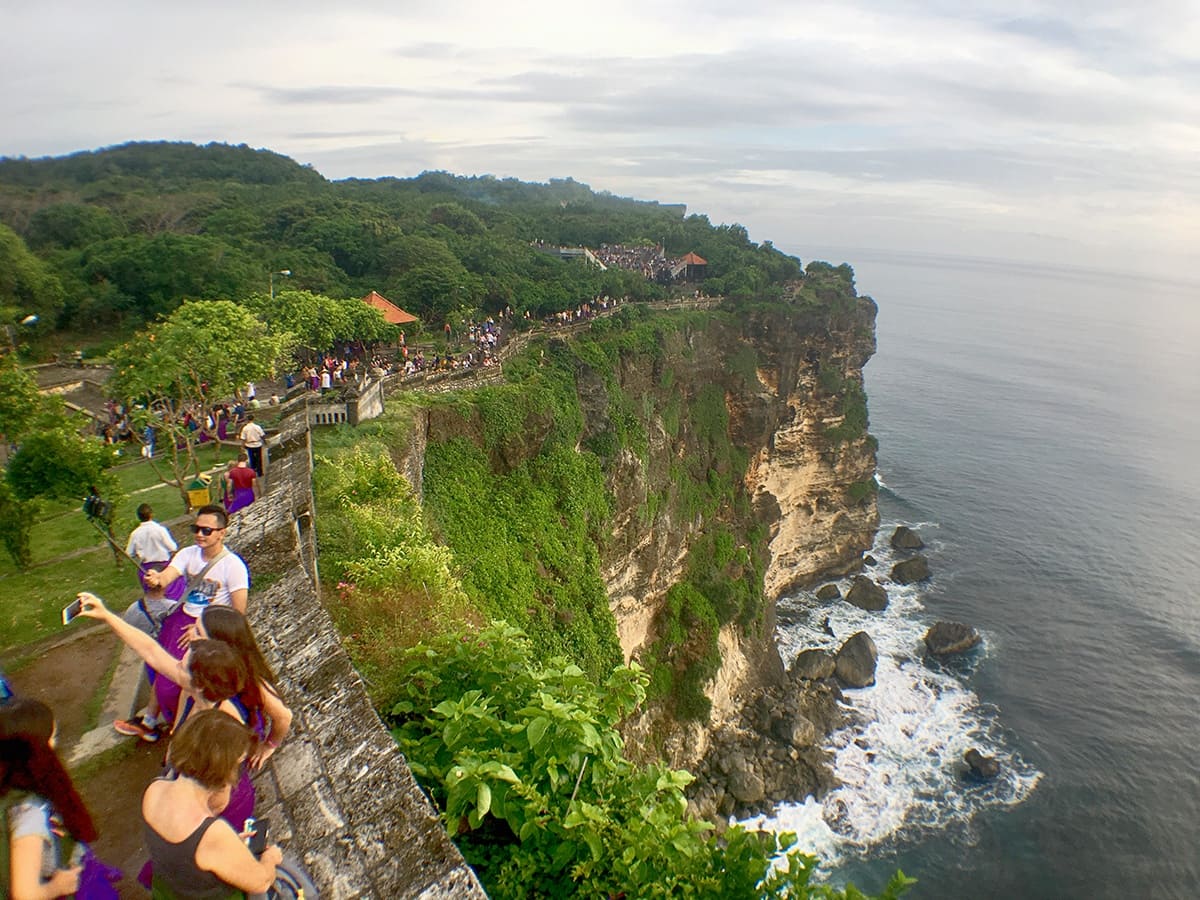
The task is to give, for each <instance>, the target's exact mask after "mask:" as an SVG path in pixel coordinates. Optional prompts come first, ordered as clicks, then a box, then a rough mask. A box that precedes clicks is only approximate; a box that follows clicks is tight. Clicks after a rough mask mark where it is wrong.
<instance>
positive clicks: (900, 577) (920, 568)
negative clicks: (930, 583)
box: [892, 556, 929, 584]
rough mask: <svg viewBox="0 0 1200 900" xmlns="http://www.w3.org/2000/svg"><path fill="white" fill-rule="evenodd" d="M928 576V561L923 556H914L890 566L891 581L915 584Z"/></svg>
mask: <svg viewBox="0 0 1200 900" xmlns="http://www.w3.org/2000/svg"><path fill="white" fill-rule="evenodd" d="M928 577H929V561H928V560H927V559H925V557H923V556H914V557H913V558H912V559H906V560H904V561H903V562H898V563H896V564H895V565H894V566H892V581H894V582H896V583H897V584H915V583H916V582H918V581H924V580H925V579H926V578H928Z"/></svg>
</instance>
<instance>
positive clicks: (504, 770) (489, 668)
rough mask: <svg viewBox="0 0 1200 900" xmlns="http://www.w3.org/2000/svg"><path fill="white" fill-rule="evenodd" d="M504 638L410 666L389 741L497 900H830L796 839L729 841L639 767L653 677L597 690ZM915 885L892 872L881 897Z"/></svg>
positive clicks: (454, 643) (428, 655)
mask: <svg viewBox="0 0 1200 900" xmlns="http://www.w3.org/2000/svg"><path fill="white" fill-rule="evenodd" d="M532 658H533V647H532V646H531V644H530V641H529V639H528V638H527V637H526V636H525V635H524V634H522V633H521V632H520V631H518V630H516V629H514V628H511V627H508V626H505V625H503V624H501V625H497V626H495V627H492V628H488V629H486V630H484V631H482V632H480V633H478V634H473V635H460V636H456V637H454V636H445V637H442V638H440V639H438V640H436V641H433V642H431V643H430V644H428V645H426V646H422V647H419V648H415V649H414V650H412V651H410V652H409V653H408V654H407V655H406V658H405V661H404V663H403V665H402V678H401V679H400V682H401V683H402V684H403V686H404V688H403V695H402V697H401V699H400V700H399V701H398V702H397V703H396V704H395V706H394V707H393V708H392V710H391V720H392V722H393V724H394V726H395V728H394V730H393V732H392V733H393V734H394V735H395V737H396V739H397V741H398V742H399V743H400V746H401V748H402V749H403V751H404V753H405V756H406V757H407V758H408V761H409V764H410V766H411V767H412V769H413V772H414V774H416V776H417V778H418V779H419V780H420V781H421V783H422V784H423V785H424V786H425V788H426V789H427V790H428V791H429V792H430V793H431V795H432V797H433V799H434V800H435V802H436V803H437V804H438V805H439V806H440V807H441V809H442V812H443V817H444V820H445V822H446V824H447V827H448V828H449V829H450V831H451V833H452V834H454V835H455V836H456V840H457V842H458V844H459V847H460V848H461V849H462V851H463V855H464V856H465V857H466V859H467V862H468V863H470V864H471V866H472V867H473V868H474V869H475V871H476V873H478V875H479V877H480V880H481V881H482V882H483V884H484V887H485V889H486V890H487V892H488V895H489V896H491V897H495V898H498V900H504V898H521V900H524V898H542V897H575V896H578V897H638V898H642V897H651V898H653V897H723V898H758V897H788V898H797V900H800V898H807V897H825V898H829V900H834V898H845V900H854V898H862V894H861V893H859V892H858V891H856V890H855V889H854V888H853V887H850V888H847V889H846V891H845V892H843V891H838V890H835V889H833V888H830V887H827V886H811V885H810V884H809V881H810V879H811V877H812V874H813V872H814V868H815V860H813V859H812V857H809V856H806V855H804V854H802V853H801V852H800V851H799V850H798V848H797V846H796V838H795V835H792V834H774V833H771V832H752V831H747V830H745V829H743V828H741V827H738V826H734V827H732V828H730V829H728V830H727V831H726V832H725V833H724V835H722V836H721V837H720V838H718V837H717V836H715V834H714V829H713V827H712V825H711V824H710V823H708V822H704V821H699V820H697V819H694V818H691V817H689V816H688V815H687V801H686V799H685V797H684V793H683V791H684V788H685V787H686V786H687V785H688V784H689V783H690V782H691V781H692V776H691V775H690V774H688V773H687V772H685V771H680V770H671V769H668V768H666V767H665V766H662V765H659V764H656V765H650V766H646V767H639V766H636V765H634V764H633V763H632V762H630V761H629V760H628V759H627V758H626V757H625V755H624V744H623V742H622V740H621V737H620V735H619V734H618V732H617V730H616V726H617V724H618V723H619V721H620V720H621V718H622V717H623V716H626V715H628V714H629V713H631V712H633V711H634V710H635V709H636V707H637V706H638V704H639V703H640V702H641V700H642V699H643V697H644V690H645V685H646V675H645V673H643V672H642V671H641V670H640V669H638V668H636V667H632V668H627V667H625V666H618V667H616V668H615V669H613V670H612V671H611V673H610V674H609V675H608V677H607V679H605V680H604V682H603V683H601V682H599V681H598V680H597V679H593V678H590V677H588V676H587V675H586V674H585V673H584V672H583V671H582V670H581V669H580V668H579V667H578V666H574V665H572V664H570V663H569V662H567V661H566V660H565V659H563V658H561V657H559V658H555V659H549V660H546V661H544V662H540V663H538V662H532V661H531V659H532ZM910 883H911V882H910V881H909V879H906V878H905V877H904V876H903V874H902V873H897V874H896V876H895V877H894V878H893V879H892V881H891V883H890V884H889V885H888V888H887V890H886V891H885V892H884V894H883V895H882V897H883V898H894V897H897V896H899V895H900V894H901V893H903V892H904V890H906V889H907V887H908V885H909V884H910Z"/></svg>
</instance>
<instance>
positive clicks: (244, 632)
mask: <svg viewBox="0 0 1200 900" xmlns="http://www.w3.org/2000/svg"><path fill="white" fill-rule="evenodd" d="M200 619H201V621H202V622H203V623H204V632H205V634H207V635H208V636H209V638H210V639H211V640H214V641H223V642H224V643H226V644H229V646H231V647H233V649H234V650H236V651H237V653H238V655H239V656H240V657H241V658H242V660H243V661H244V662H245V664H246V668H247V669H248V670H249V673H250V677H249V679H247V681H246V690H245V691H243V692H242V701H243V702H244V703H245V704H246V706H248V707H250V708H252V709H261V708H262V685H264V684H265V685H266V686H267V689H268V690H269V691H271V692H272V693H274V694H275V696H276V697H278V696H280V691H279V682H278V681H277V680H276V678H275V673H274V672H272V671H271V666H270V665H269V664H268V663H267V661H266V659H264V658H263V655H262V650H260V649H259V647H258V641H256V640H255V639H254V632H253V631H251V630H250V623H249V621H247V619H246V617H245V616H244V615H242V614H241V613H240V612H238V611H237V610H236V609H234V608H233V607H232V606H209V607H206V608H205V610H204V612H202V613H201V614H200Z"/></svg>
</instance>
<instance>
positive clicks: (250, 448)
mask: <svg viewBox="0 0 1200 900" xmlns="http://www.w3.org/2000/svg"><path fill="white" fill-rule="evenodd" d="M246 420H247V421H246V424H245V425H243V426H242V430H241V433H240V434H239V435H238V438H239V439H240V440H241V442H242V446H243V447H245V448H246V455H247V456H248V457H249V458H250V468H252V469H253V470H254V474H256V475H257V476H258V477H259V478H262V477H263V455H262V453H263V440H264V438H266V435H267V433H266V432H265V431H263V429H262V426H261V425H259V424H258V423H257V422H255V421H254V413H250V415H248V416H247V417H246Z"/></svg>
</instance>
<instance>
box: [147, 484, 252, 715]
mask: <svg viewBox="0 0 1200 900" xmlns="http://www.w3.org/2000/svg"><path fill="white" fill-rule="evenodd" d="M228 523H229V515H228V513H226V512H225V508H224V507H222V506H218V505H216V504H210V505H208V506H202V507H200V509H198V510H197V511H196V521H195V522H194V523H193V524H192V531H193V533H194V534H195V544H194V545H193V546H191V547H184V548H183V549H182V550H180V551H179V552H178V553H176V554H175V556H174V558H173V559H172V560H171V564H170V565H169V566H167V568H165V569H164V570H163V571H161V572H151V573H150V574H148V575H147V576H146V581H147V583H148V584H150V585H156V584H157V585H161V586H163V587H167V588H169V586H170V585H171V584H172V583H174V582H175V580H176V579H179V578H183V579H185V581H186V590H185V592H184V598H183V603H181V604H180V605H179V606H177V607H176V608H175V610H174V611H173V612H172V613H171V614H170V615H169V616H167V618H166V619H164V620H163V623H162V629H161V631H160V632H159V635H158V642H159V643H160V644H161V645H162V647H163V649H164V650H166V651H167V652H168V653H170V654H171V655H172V656H173V657H175V658H176V659H180V658H182V657H183V653H184V651H185V650H186V649H187V641H188V634H189V632H190V630H191V628H192V626H193V625H194V624H195V622H196V617H197V616H199V615H200V613H201V612H203V611H204V608H205V607H206V606H208V605H210V604H215V605H218V606H232V607H234V608H235V609H237V610H238V611H239V612H242V613H244V612H245V611H246V598H247V595H248V593H249V589H250V573H249V571H248V570H247V569H246V564H245V563H244V562H242V560H241V557H239V556H238V555H237V554H235V553H232V552H231V551H229V550H228V549H227V548H226V547H225V528H226V526H227V525H228ZM154 692H155V694H156V695H157V697H158V702H159V706H160V715H162V716H164V717H165V718H167V719H168V720H170V719H171V718H173V717H174V715H175V710H176V709H178V707H179V691H178V689H177V688H175V686H174V685H173V684H172V683H171V682H170V681H169V680H167V679H161V678H158V679H155V681H154Z"/></svg>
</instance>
